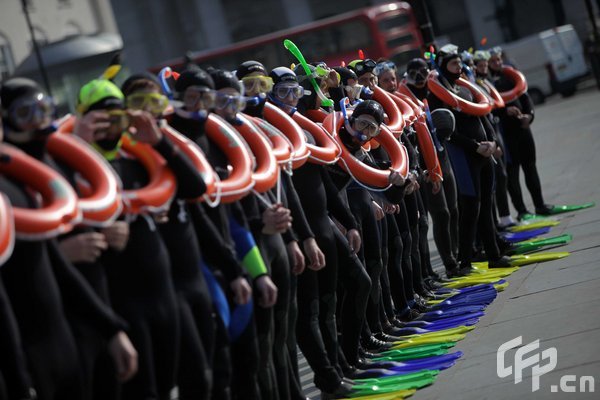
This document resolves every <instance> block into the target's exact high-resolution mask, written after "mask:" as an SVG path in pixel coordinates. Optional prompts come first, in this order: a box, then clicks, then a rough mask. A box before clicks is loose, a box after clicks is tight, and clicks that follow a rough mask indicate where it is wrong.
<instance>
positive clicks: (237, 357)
mask: <svg viewBox="0 0 600 400" xmlns="http://www.w3.org/2000/svg"><path fill="white" fill-rule="evenodd" d="M169 123H170V125H171V126H172V127H173V128H175V129H176V130H178V131H179V132H181V133H183V134H184V135H185V136H187V137H188V138H190V139H191V140H193V141H194V142H195V143H196V144H198V146H200V148H201V149H202V151H203V152H204V154H205V155H206V157H207V159H208V161H209V162H210V164H211V165H212V167H213V168H214V169H215V170H216V171H217V173H218V174H219V175H220V176H221V177H222V178H225V177H227V175H228V172H227V165H228V161H227V157H226V155H225V154H224V153H223V152H222V151H221V149H219V147H218V146H216V145H215V144H214V143H213V142H212V141H211V140H210V139H209V138H208V136H207V135H206V134H205V130H204V121H200V120H193V119H186V118H183V117H180V116H179V115H174V116H173V118H172V119H171V120H170V122H169ZM202 207H203V208H204V212H205V213H206V215H207V216H208V217H209V218H210V220H211V221H212V222H213V224H214V226H215V227H216V228H217V230H218V231H219V233H220V235H221V238H222V239H223V240H222V242H223V244H222V245H221V247H220V248H215V247H214V246H210V245H208V244H207V242H206V241H205V240H203V237H202V235H201V234H200V230H202V229H203V228H202V227H201V226H197V225H196V231H197V233H198V234H199V236H200V238H199V239H200V244H201V249H202V250H203V257H204V258H205V260H206V262H207V264H208V265H209V267H211V268H213V269H214V272H215V276H216V277H217V279H219V281H220V283H221V285H222V286H223V289H224V291H225V292H226V293H227V294H229V296H228V297H229V299H230V303H231V304H233V303H232V301H231V299H232V296H231V290H230V288H229V282H232V281H233V280H235V279H237V278H238V277H240V276H243V275H244V271H243V269H242V266H241V264H240V262H239V261H237V260H236V261H234V260H231V259H224V258H223V256H222V255H223V253H224V252H227V251H230V252H231V251H232V250H231V249H233V247H234V246H233V241H232V238H231V232H230V227H229V223H230V222H229V221H230V218H235V220H236V221H237V222H238V223H240V224H241V225H242V226H244V227H245V226H246V225H247V223H246V220H245V215H244V211H243V210H242V208H241V205H240V204H239V202H235V203H231V204H220V205H219V206H217V207H215V208H211V207H208V206H207V205H204V204H203V205H202ZM205 244H206V245H205ZM223 246H224V247H225V248H223ZM227 248H229V250H228V249H227ZM230 254H231V253H230ZM233 254H235V251H234V253H233ZM253 319H254V317H253ZM217 323H218V327H217V328H218V333H217V337H216V342H215V354H214V358H213V361H214V362H213V377H214V381H213V397H215V398H223V399H226V398H229V397H230V396H233V398H237V397H244V396H245V397H246V398H249V399H251V398H256V397H257V396H259V395H260V394H259V387H258V383H257V374H258V368H259V354H258V343H257V341H256V329H255V324H254V320H252V321H251V322H250V323H249V324H248V326H247V329H246V331H245V332H244V333H243V334H242V335H241V336H240V337H239V338H238V340H237V342H235V343H230V341H229V336H228V334H227V332H226V329H225V327H224V326H223V324H222V323H221V321H220V319H217Z"/></svg>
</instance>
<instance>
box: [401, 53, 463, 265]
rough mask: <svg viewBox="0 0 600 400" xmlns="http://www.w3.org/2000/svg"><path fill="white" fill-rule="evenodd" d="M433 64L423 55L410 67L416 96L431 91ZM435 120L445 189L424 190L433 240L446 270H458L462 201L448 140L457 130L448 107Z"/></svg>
mask: <svg viewBox="0 0 600 400" xmlns="http://www.w3.org/2000/svg"><path fill="white" fill-rule="evenodd" d="M428 75H429V67H428V66H427V62H426V61H425V60H423V59H421V58H415V59H413V60H411V61H410V62H409V63H408V64H407V66H406V75H405V77H406V78H405V79H406V85H407V86H408V88H409V89H410V90H411V92H412V94H413V95H414V96H415V98H417V99H419V100H424V99H425V98H427V96H428V94H429V90H428V89H427V76H428ZM431 118H432V120H433V122H434V127H435V131H434V132H432V134H436V135H437V139H438V142H439V143H440V148H437V149H436V150H437V155H438V159H439V162H440V167H441V169H442V174H443V176H444V180H443V182H442V185H443V190H439V191H435V190H434V188H433V185H432V184H430V183H427V184H426V185H425V186H426V187H427V188H428V190H424V193H425V200H426V204H427V209H428V211H429V213H430V214H431V219H432V220H433V239H434V241H435V244H436V247H437V249H438V252H439V254H440V257H441V259H442V262H443V263H444V267H445V268H446V270H450V271H454V270H455V269H456V267H457V266H458V263H457V261H456V257H457V256H458V202H457V194H456V191H457V189H456V182H455V179H454V173H453V171H452V166H451V165H450V157H449V156H448V151H447V146H446V142H447V140H449V138H450V134H452V132H453V131H454V116H453V115H452V113H450V112H449V111H448V110H445V109H439V110H435V111H434V112H433V113H432V114H431Z"/></svg>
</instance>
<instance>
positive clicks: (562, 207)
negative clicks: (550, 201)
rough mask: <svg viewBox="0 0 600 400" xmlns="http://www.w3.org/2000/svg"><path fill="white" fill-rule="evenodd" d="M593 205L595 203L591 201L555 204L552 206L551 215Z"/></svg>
mask: <svg viewBox="0 0 600 400" xmlns="http://www.w3.org/2000/svg"><path fill="white" fill-rule="evenodd" d="M595 205H596V203H595V202H593V201H591V202H589V203H583V204H564V205H557V206H554V207H552V212H551V215H556V214H562V213H566V212H570V211H578V210H584V209H586V208H591V207H594V206H595Z"/></svg>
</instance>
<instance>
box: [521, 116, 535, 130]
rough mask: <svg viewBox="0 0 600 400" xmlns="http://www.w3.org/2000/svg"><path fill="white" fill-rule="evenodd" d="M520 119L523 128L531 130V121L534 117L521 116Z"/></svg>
mask: <svg viewBox="0 0 600 400" xmlns="http://www.w3.org/2000/svg"><path fill="white" fill-rule="evenodd" d="M518 118H519V121H521V128H529V125H531V121H532V120H533V115H531V114H521V115H519V117H518Z"/></svg>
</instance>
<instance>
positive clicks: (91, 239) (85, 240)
mask: <svg viewBox="0 0 600 400" xmlns="http://www.w3.org/2000/svg"><path fill="white" fill-rule="evenodd" d="M58 246H59V247H60V250H61V252H62V253H63V255H64V256H65V257H67V259H68V260H69V261H71V262H74V263H78V262H87V263H92V262H94V261H96V260H97V259H98V257H100V255H101V254H102V251H104V250H106V249H107V248H108V243H107V241H106V238H105V237H104V235H103V234H102V233H98V232H85V233H80V234H77V235H73V236H69V237H68V238H66V239H63V240H61V241H60V242H59V244H58Z"/></svg>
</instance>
